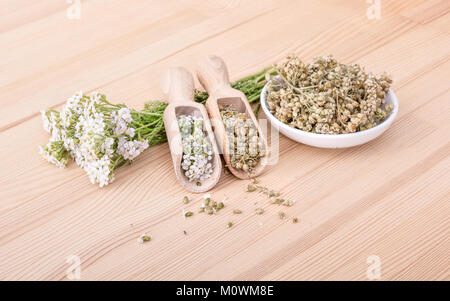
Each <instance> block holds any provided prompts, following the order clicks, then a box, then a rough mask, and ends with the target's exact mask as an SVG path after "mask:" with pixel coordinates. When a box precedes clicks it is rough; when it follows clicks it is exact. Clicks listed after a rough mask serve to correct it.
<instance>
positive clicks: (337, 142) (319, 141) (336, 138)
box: [261, 84, 398, 148]
mask: <svg viewBox="0 0 450 301" xmlns="http://www.w3.org/2000/svg"><path fill="white" fill-rule="evenodd" d="M266 88H267V84H266V86H265V87H264V88H263V90H262V91H261V107H262V109H263V111H264V114H266V116H267V119H269V121H270V123H271V124H272V126H273V127H274V128H275V129H278V130H279V131H280V132H281V133H282V134H283V135H285V136H287V137H288V138H291V139H292V140H294V141H297V142H300V143H303V144H307V145H311V146H316V147H322V148H345V147H352V146H356V145H360V144H363V143H366V142H369V141H370V140H373V139H375V138H377V137H378V136H380V135H381V134H382V133H383V132H384V131H386V130H387V129H388V128H389V126H390V125H391V124H392V122H393V121H394V119H395V117H396V116H397V113H398V100H397V96H395V94H394V91H392V90H389V93H388V94H387V95H386V99H385V101H386V104H391V103H392V104H394V109H393V110H392V112H391V114H390V115H389V117H388V118H387V119H386V120H385V121H383V122H382V123H380V124H379V125H377V126H375V127H373V128H371V129H368V130H365V131H361V132H356V133H351V134H340V135H325V134H315V133H310V132H305V131H302V130H299V129H296V128H292V127H290V126H288V125H287V124H284V123H282V122H281V121H279V120H278V119H277V118H275V116H273V115H272V114H271V113H270V112H269V109H268V108H267V105H266V98H267V93H266Z"/></svg>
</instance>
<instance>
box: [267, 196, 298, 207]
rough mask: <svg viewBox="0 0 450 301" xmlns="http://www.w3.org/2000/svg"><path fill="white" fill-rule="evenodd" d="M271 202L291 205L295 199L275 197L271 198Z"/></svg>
mask: <svg viewBox="0 0 450 301" xmlns="http://www.w3.org/2000/svg"><path fill="white" fill-rule="evenodd" d="M269 202H270V203H271V204H277V205H283V206H287V207H291V206H293V205H294V201H291V200H286V199H280V198H274V197H272V198H270V200H269Z"/></svg>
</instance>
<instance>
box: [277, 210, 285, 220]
mask: <svg viewBox="0 0 450 301" xmlns="http://www.w3.org/2000/svg"><path fill="white" fill-rule="evenodd" d="M278 216H279V217H280V219H285V218H286V213H284V212H283V211H280V212H278Z"/></svg>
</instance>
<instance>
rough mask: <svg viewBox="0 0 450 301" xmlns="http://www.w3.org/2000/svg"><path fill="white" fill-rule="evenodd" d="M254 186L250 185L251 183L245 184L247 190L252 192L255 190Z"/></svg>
mask: <svg viewBox="0 0 450 301" xmlns="http://www.w3.org/2000/svg"><path fill="white" fill-rule="evenodd" d="M256 188H257V187H256V186H255V185H252V184H248V186H247V191H248V192H253V191H255V190H256Z"/></svg>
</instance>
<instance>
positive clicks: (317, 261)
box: [0, 0, 450, 280]
mask: <svg viewBox="0 0 450 301" xmlns="http://www.w3.org/2000/svg"><path fill="white" fill-rule="evenodd" d="M381 2H382V14H381V18H380V19H379V20H369V19H368V18H367V16H366V9H367V7H368V4H367V3H366V1H360V0H352V1H348V0H326V1H307V0H281V1H280V0H258V1H246V0H227V1H219V0H185V1H175V0H174V1H156V0H153V1H139V0H129V1H120V0H82V1H81V18H80V19H79V20H69V19H68V18H67V16H66V9H67V8H68V4H66V3H65V1H62V0H48V1H34V0H33V1H32V0H17V1H16V0H14V1H12V0H4V1H1V3H0V16H1V18H0V45H1V47H0V70H1V72H0V102H1V106H0V116H2V118H1V119H0V141H2V142H1V144H0V156H1V158H3V162H2V168H1V169H0V279H1V280H67V277H66V271H67V269H68V267H69V266H70V265H69V264H67V262H66V259H67V257H68V256H69V255H72V254H74V255H78V256H79V257H80V258H81V272H82V274H81V277H82V280H93V279H99V280H131V279H133V280H141V279H144V280H150V279H152V280H250V279H251V280H304V279H306V280H310V279H311V280H317V279H325V280H345V279H351V280H366V279H367V277H366V270H367V267H368V264H367V262H366V260H367V258H368V257H369V256H370V255H377V256H379V257H380V259H381V272H382V279H385V280H413V279H414V280H422V279H423V280H425V279H426V280H444V279H445V280H449V279H450V272H449V270H450V269H449V267H450V257H449V254H450V242H449V239H448V238H449V226H450V225H449V214H450V208H449V207H450V202H449V201H450V185H449V182H450V181H449V180H450V102H449V97H450V90H449V82H448V79H449V78H450V32H449V29H450V14H449V10H450V2H449V1H446V0H442V1H438V0H431V1H425V0H405V1H395V0H382V1H381ZM292 52H296V53H298V54H299V55H300V56H301V57H302V58H304V59H305V60H310V59H311V58H312V57H314V56H316V55H327V54H334V55H335V56H336V57H337V58H338V59H339V60H342V61H344V62H347V63H353V62H358V63H361V64H363V65H365V66H366V69H367V70H371V71H374V72H382V71H386V72H388V73H390V74H391V75H392V76H393V78H394V85H393V89H394V91H395V92H396V94H397V96H398V98H399V101H400V111H399V115H398V117H397V120H396V121H395V122H394V124H393V126H392V128H390V129H389V130H388V131H387V132H386V133H385V134H383V135H382V136H381V137H380V138H378V139H376V140H374V141H372V142H370V143H368V144H366V145H362V146H359V147H355V148H350V149H341V150H329V149H317V148H312V147H308V146H304V145H300V144H298V143H295V142H293V141H291V140H289V139H287V138H285V137H281V138H280V141H279V146H280V158H279V161H278V163H277V164H276V165H274V166H270V167H269V168H268V170H267V171H266V172H265V173H264V175H262V176H261V177H260V180H261V182H262V184H265V185H269V186H270V187H272V188H273V189H279V190H281V191H282V193H283V195H284V196H285V197H286V198H290V199H295V200H296V201H297V203H296V204H295V205H294V206H293V207H290V208H287V209H285V212H286V213H287V215H288V216H289V217H293V216H297V217H298V218H299V219H300V222H299V223H298V224H292V223H291V221H290V219H287V220H280V219H279V218H278V217H277V213H278V211H279V210H280V208H278V207H277V206H274V205H269V204H268V202H267V199H266V198H265V197H263V196H262V195H259V194H256V193H253V194H248V193H245V192H244V191H245V187H246V185H247V184H248V181H244V180H238V179H236V178H234V177H232V176H231V175H222V177H221V179H220V182H219V183H218V185H217V186H216V188H215V189H214V190H213V192H212V196H213V198H214V199H216V200H222V199H224V198H226V208H225V209H224V210H223V211H221V212H220V214H218V215H216V216H212V217H211V216H204V215H197V214H196V215H195V216H194V217H192V218H189V219H186V220H185V219H184V218H183V217H182V208H183V206H184V208H185V209H191V210H193V211H195V212H196V211H197V210H196V209H197V208H198V207H199V206H200V203H201V200H200V199H201V197H202V196H201V195H192V194H188V193H186V191H185V190H184V189H183V188H182V187H181V186H180V185H179V183H178V181H177V179H176V178H175V175H174V174H173V170H172V165H171V164H172V163H171V158H170V153H169V150H168V145H167V144H163V145H160V146H157V147H153V148H151V149H150V150H148V151H146V152H145V153H144V154H143V155H142V156H141V157H140V158H139V159H138V160H136V162H134V163H133V164H132V165H131V166H128V167H125V168H122V169H121V170H120V171H119V172H118V173H117V177H116V181H115V182H114V183H113V184H111V185H109V186H107V187H105V188H103V189H100V188H98V187H97V186H95V185H92V184H90V183H89V180H88V178H87V176H86V175H85V174H84V173H83V172H82V170H80V169H79V168H78V167H76V166H75V165H74V164H71V165H70V167H68V168H67V169H66V170H60V169H57V168H55V167H53V166H51V165H50V164H48V163H47V162H46V161H44V160H43V159H42V158H41V157H40V156H39V154H38V152H37V148H38V145H42V144H45V143H46V141H47V139H48V135H47V133H45V132H44V130H43V129H42V125H41V119H40V114H39V110H40V109H43V108H47V107H54V108H59V107H60V106H61V105H62V104H63V103H64V101H65V99H66V98H67V97H69V96H70V95H72V94H74V93H75V92H77V91H78V90H84V91H94V90H99V91H101V92H103V93H105V94H107V95H108V97H109V98H110V99H111V101H113V102H124V103H126V104H127V105H129V106H131V107H135V108H137V109H140V108H142V107H143V103H144V102H145V101H148V100H151V99H162V92H161V91H160V88H159V79H160V78H161V74H162V71H163V70H164V69H166V68H167V67H171V66H184V67H186V68H187V69H189V70H190V71H191V72H193V71H195V64H196V61H197V60H198V59H199V58H201V57H202V56H205V55H207V54H210V53H214V54H217V55H218V56H221V57H222V58H224V60H225V61H226V62H227V65H228V68H229V71H230V77H231V79H232V80H233V79H237V78H240V77H242V76H245V75H248V74H251V73H253V72H256V71H259V70H261V69H262V68H263V67H266V66H267V65H270V64H272V63H273V62H278V61H280V60H281V59H282V58H283V57H284V56H286V55H287V54H289V53H292ZM196 84H197V86H198V83H196ZM186 194H187V195H189V196H190V197H191V198H193V199H194V201H193V202H191V203H190V204H188V205H184V204H183V202H182V198H183V196H184V195H186ZM257 207H263V208H264V209H265V211H266V212H265V213H264V214H263V215H261V216H257V215H255V213H254V210H255V208H257ZM235 208H238V209H241V210H242V211H243V214H241V215H239V216H236V215H233V214H232V212H231V211H232V209H235ZM228 221H233V222H234V223H235V226H233V228H231V229H227V227H226V225H227V223H228ZM183 230H186V231H187V233H188V235H184V234H183ZM143 232H146V233H148V234H150V235H151V236H152V241H151V242H149V243H147V244H138V243H137V238H138V236H139V235H140V234H141V233H143Z"/></svg>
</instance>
